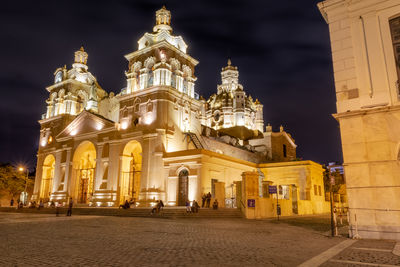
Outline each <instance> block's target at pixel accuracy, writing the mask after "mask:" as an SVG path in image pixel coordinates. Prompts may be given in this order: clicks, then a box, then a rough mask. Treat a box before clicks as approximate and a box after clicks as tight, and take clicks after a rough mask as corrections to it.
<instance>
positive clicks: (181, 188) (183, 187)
mask: <svg viewBox="0 0 400 267" xmlns="http://www.w3.org/2000/svg"><path fill="white" fill-rule="evenodd" d="M188 197H189V171H188V170H187V169H184V170H181V171H180V173H179V181H178V206H185V205H186V201H187V200H188Z"/></svg>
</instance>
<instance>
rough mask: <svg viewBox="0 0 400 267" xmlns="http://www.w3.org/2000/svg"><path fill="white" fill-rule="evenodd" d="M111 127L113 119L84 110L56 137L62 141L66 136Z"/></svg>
mask: <svg viewBox="0 0 400 267" xmlns="http://www.w3.org/2000/svg"><path fill="white" fill-rule="evenodd" d="M112 128H115V123H114V122H113V121H111V120H108V119H106V118H104V117H102V116H100V115H97V114H94V113H91V112H89V111H87V110H84V111H82V112H81V113H80V114H79V115H78V116H77V117H76V118H75V119H74V120H73V121H72V122H71V123H70V124H68V126H67V127H65V128H64V130H62V131H61V132H60V133H59V134H58V135H57V136H56V139H57V141H62V140H63V139H66V138H72V137H76V136H81V135H86V134H92V133H96V132H102V131H104V130H106V129H108V130H109V129H112Z"/></svg>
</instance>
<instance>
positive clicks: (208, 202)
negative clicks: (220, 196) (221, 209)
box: [206, 192, 211, 208]
mask: <svg viewBox="0 0 400 267" xmlns="http://www.w3.org/2000/svg"><path fill="white" fill-rule="evenodd" d="M210 202H211V193H210V192H208V194H207V205H206V208H209V207H210Z"/></svg>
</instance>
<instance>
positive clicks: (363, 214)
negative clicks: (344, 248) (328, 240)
mask: <svg viewBox="0 0 400 267" xmlns="http://www.w3.org/2000/svg"><path fill="white" fill-rule="evenodd" d="M318 7H319V9H320V11H321V14H322V15H323V17H324V18H325V20H326V22H327V23H328V24H329V32H330V37H331V48H332V60H333V68H334V76H335V87H336V106H337V113H336V114H334V117H335V118H336V119H337V121H338V122H339V124H340V133H341V139H342V149H343V160H344V163H343V165H344V170H345V174H346V187H347V195H348V202H349V212H350V216H349V217H350V226H351V227H350V235H351V236H353V237H362V238H388V239H398V240H400V91H399V88H400V87H399V80H400V65H399V62H400V2H399V1H398V0H363V1H347V0H326V1H323V2H321V3H319V4H318Z"/></svg>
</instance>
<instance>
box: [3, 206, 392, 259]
mask: <svg viewBox="0 0 400 267" xmlns="http://www.w3.org/2000/svg"><path fill="white" fill-rule="evenodd" d="M287 220H288V221H286V222H285V220H283V221H281V222H279V223H278V222H275V221H273V220H264V221H250V220H244V219H229V220H228V219H197V218H195V219H160V218H131V217H123V218H121V217H100V216H72V217H65V216H61V217H55V216H54V215H47V214H16V213H0V266H81V265H88V266H296V265H299V264H301V263H303V262H307V261H308V260H310V259H311V258H313V257H315V256H317V257H318V255H321V253H323V252H325V251H327V250H329V249H330V248H332V247H334V246H339V247H340V246H341V244H342V242H343V241H345V240H347V239H345V238H340V237H339V238H330V237H328V236H327V233H326V226H323V227H321V228H320V229H317V227H316V225H320V223H318V220H320V219H319V218H318V217H315V219H314V220H313V221H316V222H317V223H315V224H313V223H308V224H305V223H304V220H306V221H307V220H309V219H304V218H300V219H299V221H296V220H294V219H287ZM324 221H326V220H325V219H324ZM296 222H297V225H296ZM299 222H300V223H299ZM394 245H395V242H387V241H365V240H361V241H356V242H355V243H353V244H352V245H351V246H350V247H348V248H346V249H344V250H343V251H341V252H340V253H339V254H337V255H330V256H329V257H330V258H326V259H325V258H324V259H323V262H325V263H323V266H358V265H351V264H352V263H350V264H349V263H348V262H345V261H353V262H357V261H362V260H364V261H365V262H370V263H375V264H379V263H381V264H391V265H400V257H398V256H395V255H394V254H393V253H392V252H390V250H391V249H393V247H394ZM377 247H379V248H380V249H381V250H376V248H377ZM366 248H370V249H371V248H372V249H375V250H368V249H367V250H366ZM365 253H367V254H368V255H365ZM382 253H383V254H382ZM371 260H372V261H371ZM375 266H378V265H375Z"/></svg>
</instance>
